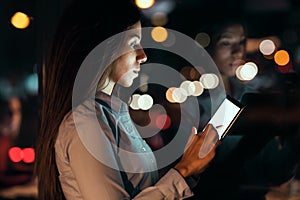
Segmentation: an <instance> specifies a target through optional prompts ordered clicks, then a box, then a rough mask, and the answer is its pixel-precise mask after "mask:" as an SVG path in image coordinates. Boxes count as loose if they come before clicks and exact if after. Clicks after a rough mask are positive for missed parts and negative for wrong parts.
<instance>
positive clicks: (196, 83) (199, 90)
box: [192, 81, 204, 96]
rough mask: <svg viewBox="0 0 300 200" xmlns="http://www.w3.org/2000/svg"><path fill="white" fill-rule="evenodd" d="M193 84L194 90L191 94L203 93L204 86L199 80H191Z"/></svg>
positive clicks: (198, 94)
mask: <svg viewBox="0 0 300 200" xmlns="http://www.w3.org/2000/svg"><path fill="white" fill-rule="evenodd" d="M193 84H194V86H195V91H194V93H193V94H192V95H193V96H200V95H201V94H202V93H203V91H204V88H203V87H202V85H201V83H200V82H199V81H193Z"/></svg>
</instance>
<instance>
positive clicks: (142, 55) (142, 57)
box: [137, 48, 147, 64]
mask: <svg viewBox="0 0 300 200" xmlns="http://www.w3.org/2000/svg"><path fill="white" fill-rule="evenodd" d="M146 61H147V55H146V53H145V51H144V49H143V48H141V49H138V53H137V62H138V63H140V64H142V63H144V62H146Z"/></svg>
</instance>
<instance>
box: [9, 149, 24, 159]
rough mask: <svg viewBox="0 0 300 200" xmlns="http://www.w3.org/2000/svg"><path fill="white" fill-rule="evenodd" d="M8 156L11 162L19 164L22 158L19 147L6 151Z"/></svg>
mask: <svg viewBox="0 0 300 200" xmlns="http://www.w3.org/2000/svg"><path fill="white" fill-rule="evenodd" d="M8 156H9V158H10V160H11V161H12V162H20V161H21V160H22V158H23V152H22V150H21V149H20V148H19V147H12V148H10V149H9V151H8Z"/></svg>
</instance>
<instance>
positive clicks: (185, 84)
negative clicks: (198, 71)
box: [180, 80, 196, 96]
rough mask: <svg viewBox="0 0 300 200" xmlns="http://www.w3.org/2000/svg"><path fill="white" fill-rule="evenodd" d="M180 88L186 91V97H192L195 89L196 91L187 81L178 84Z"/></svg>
mask: <svg viewBox="0 0 300 200" xmlns="http://www.w3.org/2000/svg"><path fill="white" fill-rule="evenodd" d="M180 88H182V89H184V90H185V91H186V93H187V96H190V95H192V94H193V93H194V92H195V89H196V88H195V85H194V84H193V83H192V82H191V81H189V80H186V81H183V82H182V83H181V84H180Z"/></svg>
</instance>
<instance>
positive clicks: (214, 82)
mask: <svg viewBox="0 0 300 200" xmlns="http://www.w3.org/2000/svg"><path fill="white" fill-rule="evenodd" d="M199 81H200V83H201V84H202V87H203V88H205V89H214V88H216V87H217V86H218V85H219V78H218V76H217V75H216V74H212V73H208V74H202V76H201V77H200V79H199Z"/></svg>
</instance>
